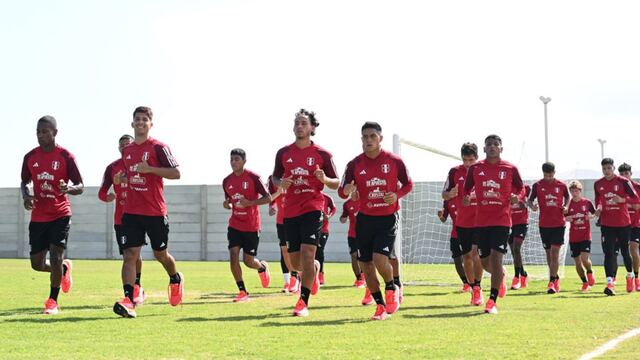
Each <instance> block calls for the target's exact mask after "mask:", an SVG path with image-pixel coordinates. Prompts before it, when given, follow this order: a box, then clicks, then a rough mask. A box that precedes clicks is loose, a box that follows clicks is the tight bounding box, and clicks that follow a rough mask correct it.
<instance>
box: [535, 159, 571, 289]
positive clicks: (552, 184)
mask: <svg viewBox="0 0 640 360" xmlns="http://www.w3.org/2000/svg"><path fill="white" fill-rule="evenodd" d="M555 174H556V167H555V165H554V164H553V163H550V162H546V163H544V164H542V175H543V178H542V179H541V180H538V181H537V182H536V183H535V184H533V186H532V187H531V195H530V196H529V207H531V210H532V211H537V210H538V209H539V210H540V219H539V221H538V223H539V225H540V238H541V239H542V245H543V247H544V251H545V252H546V255H547V266H548V267H549V285H548V286H547V293H548V294H555V293H558V292H560V276H558V267H559V265H560V248H561V247H562V245H563V244H564V232H565V219H564V212H565V209H566V205H567V203H568V202H569V189H567V184H565V183H563V182H562V181H560V180H558V179H556V178H555ZM536 199H537V200H538V204H537V206H536V205H535V204H534V203H533V202H534V201H535V200H536Z"/></svg>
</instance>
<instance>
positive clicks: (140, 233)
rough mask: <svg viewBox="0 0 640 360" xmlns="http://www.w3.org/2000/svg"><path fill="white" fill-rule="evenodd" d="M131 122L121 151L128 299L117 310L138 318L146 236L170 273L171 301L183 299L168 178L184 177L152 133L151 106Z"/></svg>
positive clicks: (124, 277)
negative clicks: (136, 290) (129, 138)
mask: <svg viewBox="0 0 640 360" xmlns="http://www.w3.org/2000/svg"><path fill="white" fill-rule="evenodd" d="M131 127H132V128H133V131H134V135H135V136H134V141H133V142H132V143H131V144H130V145H129V146H127V147H125V148H124V150H123V152H122V159H123V160H124V165H125V169H126V171H127V184H128V185H127V201H126V202H125V204H124V214H123V215H122V231H123V235H122V238H121V241H122V247H123V248H124V256H123V263H122V285H123V289H124V298H123V299H122V300H120V301H118V302H116V303H115V304H114V305H113V311H114V312H115V313H116V314H118V315H120V316H122V317H128V318H134V317H136V311H135V302H134V298H133V285H134V284H135V280H136V263H137V262H138V259H139V258H140V251H141V250H142V245H146V237H145V235H146V236H148V237H149V240H151V249H152V250H153V256H154V257H155V258H156V260H158V262H160V263H161V264H162V266H163V267H164V269H165V271H166V272H167V275H169V286H168V295H169V303H170V304H171V305H172V306H177V305H178V304H180V303H181V302H182V295H183V292H184V276H183V275H182V273H179V272H178V271H177V270H176V261H175V259H174V258H173V256H171V254H169V251H168V250H167V246H168V243H169V218H168V217H167V206H166V203H165V200H164V194H163V190H164V184H163V179H179V178H180V170H178V163H177V161H176V159H175V158H174V157H173V155H172V154H171V150H170V149H169V147H168V146H167V145H165V144H164V143H162V142H160V141H158V140H156V139H154V138H152V137H150V136H149V131H150V130H151V128H152V127H153V112H152V111H151V109H150V108H148V107H146V106H139V107H137V108H136V109H135V110H134V111H133V121H132V122H131Z"/></svg>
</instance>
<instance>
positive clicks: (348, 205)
mask: <svg viewBox="0 0 640 360" xmlns="http://www.w3.org/2000/svg"><path fill="white" fill-rule="evenodd" d="M359 208H360V203H359V202H358V201H355V200H353V198H349V199H348V200H347V201H345V202H344V204H343V205H342V214H341V215H340V222H341V223H343V224H344V223H346V222H347V221H349V231H348V233H347V245H348V246H349V255H350V256H351V269H352V270H353V274H354V275H355V277H356V280H355V282H354V283H353V286H355V287H356V288H358V289H362V288H364V287H365V286H366V283H365V281H364V274H363V273H362V270H361V269H360V265H359V264H358V247H357V246H356V215H357V214H358V210H359Z"/></svg>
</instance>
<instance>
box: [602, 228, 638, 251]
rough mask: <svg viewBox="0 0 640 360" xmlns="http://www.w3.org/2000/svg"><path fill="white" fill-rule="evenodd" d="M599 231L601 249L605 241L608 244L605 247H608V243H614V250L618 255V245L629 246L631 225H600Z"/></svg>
mask: <svg viewBox="0 0 640 360" xmlns="http://www.w3.org/2000/svg"><path fill="white" fill-rule="evenodd" d="M600 233H601V236H602V244H603V249H604V248H605V243H607V244H608V246H607V248H608V249H609V248H610V246H611V245H610V244H614V245H613V247H614V251H615V253H616V255H618V253H619V251H620V247H624V246H629V238H630V237H631V226H605V225H602V226H600Z"/></svg>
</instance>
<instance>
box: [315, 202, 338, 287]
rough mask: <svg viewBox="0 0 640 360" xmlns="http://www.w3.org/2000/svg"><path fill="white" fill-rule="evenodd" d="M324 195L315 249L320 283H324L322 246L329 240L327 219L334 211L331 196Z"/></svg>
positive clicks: (334, 207)
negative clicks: (320, 227) (319, 229)
mask: <svg viewBox="0 0 640 360" xmlns="http://www.w3.org/2000/svg"><path fill="white" fill-rule="evenodd" d="M322 196H323V197H324V208H323V209H322V230H321V231H320V241H318V249H317V250H316V260H318V262H320V272H319V273H318V281H320V285H324V248H325V246H327V240H329V219H331V217H332V216H333V215H335V213H336V204H335V203H334V202H333V199H332V198H331V196H329V195H327V194H325V193H322Z"/></svg>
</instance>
